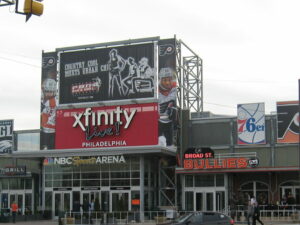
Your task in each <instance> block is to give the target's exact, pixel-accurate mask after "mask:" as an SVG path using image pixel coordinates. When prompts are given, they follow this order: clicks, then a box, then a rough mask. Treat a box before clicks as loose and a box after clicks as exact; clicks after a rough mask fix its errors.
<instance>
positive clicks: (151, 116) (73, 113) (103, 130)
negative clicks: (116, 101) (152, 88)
mask: <svg viewBox="0 0 300 225" xmlns="http://www.w3.org/2000/svg"><path fill="white" fill-rule="evenodd" d="M157 121H158V105H157V103H145V104H132V105H122V106H119V105H115V106H104V107H93V108H79V109H59V110H57V113H56V139H55V148H56V149H78V148H81V149H88V148H114V147H129V146H145V145H157V144H158V123H157Z"/></svg>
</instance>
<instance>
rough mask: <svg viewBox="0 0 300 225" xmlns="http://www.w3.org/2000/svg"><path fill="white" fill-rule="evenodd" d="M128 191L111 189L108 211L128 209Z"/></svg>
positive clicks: (129, 205) (129, 207)
mask: <svg viewBox="0 0 300 225" xmlns="http://www.w3.org/2000/svg"><path fill="white" fill-rule="evenodd" d="M129 199H131V196H130V191H124V190H120V191H111V192H110V201H111V202H110V212H120V211H130V210H131V204H129V203H130V202H129Z"/></svg>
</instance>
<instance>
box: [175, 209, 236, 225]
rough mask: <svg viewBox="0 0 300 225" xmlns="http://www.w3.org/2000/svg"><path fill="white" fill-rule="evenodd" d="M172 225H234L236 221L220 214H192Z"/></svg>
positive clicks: (182, 217) (180, 218) (179, 218)
mask: <svg viewBox="0 0 300 225" xmlns="http://www.w3.org/2000/svg"><path fill="white" fill-rule="evenodd" d="M170 225H234V221H233V219H231V218H230V217H229V216H227V215H225V214H223V213H219V212H191V213H187V214H185V215H183V216H181V217H178V218H177V219H175V220H174V221H172V222H171V223H170Z"/></svg>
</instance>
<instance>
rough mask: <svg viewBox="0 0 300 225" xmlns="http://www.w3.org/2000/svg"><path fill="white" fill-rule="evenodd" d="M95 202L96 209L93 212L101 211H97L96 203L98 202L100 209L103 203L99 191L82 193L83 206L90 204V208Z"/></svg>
mask: <svg viewBox="0 0 300 225" xmlns="http://www.w3.org/2000/svg"><path fill="white" fill-rule="evenodd" d="M92 201H93V202H94V209H92V210H100V209H95V203H96V201H98V203H99V204H98V205H99V207H100V202H101V194H100V191H99V190H90V191H87V190H86V191H82V192H81V204H84V203H86V202H87V203H88V204H89V206H90V204H91V202H92Z"/></svg>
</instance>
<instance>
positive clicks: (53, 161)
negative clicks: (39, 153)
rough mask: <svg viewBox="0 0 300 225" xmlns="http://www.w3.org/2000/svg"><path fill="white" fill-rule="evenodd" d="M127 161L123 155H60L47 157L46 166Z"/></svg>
mask: <svg viewBox="0 0 300 225" xmlns="http://www.w3.org/2000/svg"><path fill="white" fill-rule="evenodd" d="M113 163H126V161H125V158H124V156H123V155H115V156H94V157H84V158H81V157H79V156H75V157H60V158H45V159H44V163H43V164H44V166H48V165H65V166H68V165H69V166H71V165H74V166H80V165H96V164H113Z"/></svg>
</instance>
